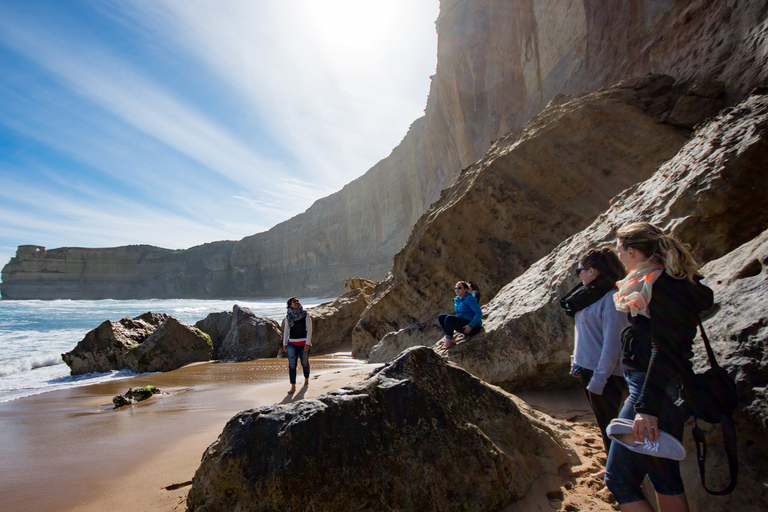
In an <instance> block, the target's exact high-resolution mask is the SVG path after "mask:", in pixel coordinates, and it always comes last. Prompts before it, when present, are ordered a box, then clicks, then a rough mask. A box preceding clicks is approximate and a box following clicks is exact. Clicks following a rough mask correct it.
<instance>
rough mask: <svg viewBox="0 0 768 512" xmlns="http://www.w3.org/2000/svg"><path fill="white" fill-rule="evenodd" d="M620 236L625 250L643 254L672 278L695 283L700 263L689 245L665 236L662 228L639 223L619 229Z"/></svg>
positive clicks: (620, 241)
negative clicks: (633, 250) (694, 279)
mask: <svg viewBox="0 0 768 512" xmlns="http://www.w3.org/2000/svg"><path fill="white" fill-rule="evenodd" d="M616 236H617V238H618V240H619V243H620V244H621V245H622V246H623V247H624V248H625V249H635V250H638V251H640V252H641V253H643V254H644V255H645V256H648V264H650V265H660V266H662V267H664V270H666V271H667V274H669V275H670V276H672V277H676V278H677V279H688V280H689V281H693V278H694V276H695V275H697V274H698V273H699V264H698V263H696V259H695V258H694V257H693V255H691V252H690V251H689V250H688V248H687V247H686V246H685V244H683V243H682V242H680V241H679V240H677V239H676V238H674V237H673V236H670V235H666V234H664V232H663V231H662V230H661V228H659V227H658V226H654V225H653V224H651V223H649V222H635V223H634V224H630V225H628V226H624V227H623V228H621V229H619V231H618V232H617V233H616Z"/></svg>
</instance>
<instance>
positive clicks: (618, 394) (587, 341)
mask: <svg viewBox="0 0 768 512" xmlns="http://www.w3.org/2000/svg"><path fill="white" fill-rule="evenodd" d="M626 275H627V271H626V270H625V269H624V265H622V263H621V261H620V260H619V256H618V254H616V251H614V250H613V248H612V247H610V246H607V245H606V246H603V247H600V248H598V249H589V250H588V251H587V252H585V253H584V254H583V255H582V256H581V258H580V259H579V266H578V268H577V269H576V277H577V278H579V279H580V280H581V283H580V284H578V285H577V286H576V287H575V288H574V289H572V290H571V291H570V292H569V293H568V294H567V295H566V296H565V297H563V298H562V299H560V307H561V308H562V310H563V312H564V313H565V314H566V315H568V316H572V317H574V320H575V321H576V329H575V331H576V332H575V340H574V347H573V355H571V375H574V376H577V377H579V378H580V379H581V383H582V385H583V386H584V394H585V395H586V396H587V400H588V401H589V405H590V406H591V407H592V412H593V413H594V414H595V419H596V421H597V426H598V427H600V432H601V433H602V434H603V443H604V445H605V453H606V454H607V453H608V452H609V450H610V448H611V440H610V439H609V438H608V434H607V433H606V429H607V428H608V424H609V423H610V422H611V420H612V419H613V418H615V417H617V416H618V415H619V410H620V409H621V399H622V395H623V394H624V390H625V389H626V385H625V384H624V378H623V376H622V372H621V331H622V329H624V328H625V327H626V326H627V324H628V321H627V316H626V314H624V313H622V312H620V311H618V310H617V309H616V306H615V305H614V303H613V296H614V294H615V293H616V291H617V288H616V281H618V280H620V279H623V278H624V277H625V276H626ZM604 473H605V471H601V472H599V473H597V476H599V477H602V476H603V474H604Z"/></svg>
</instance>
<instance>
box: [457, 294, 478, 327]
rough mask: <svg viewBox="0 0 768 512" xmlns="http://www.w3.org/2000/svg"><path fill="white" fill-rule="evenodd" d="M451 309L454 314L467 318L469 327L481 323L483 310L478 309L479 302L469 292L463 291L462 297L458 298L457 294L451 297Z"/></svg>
mask: <svg viewBox="0 0 768 512" xmlns="http://www.w3.org/2000/svg"><path fill="white" fill-rule="evenodd" d="M453 311H454V312H455V313H456V316H458V317H461V318H464V319H466V320H469V328H470V329H474V328H475V327H477V326H478V325H480V324H481V323H482V318H483V312H482V311H481V310H480V304H478V303H477V299H476V298H474V297H473V296H472V295H471V294H469V293H465V294H464V298H463V299H460V298H459V296H458V295H457V296H456V297H454V298H453Z"/></svg>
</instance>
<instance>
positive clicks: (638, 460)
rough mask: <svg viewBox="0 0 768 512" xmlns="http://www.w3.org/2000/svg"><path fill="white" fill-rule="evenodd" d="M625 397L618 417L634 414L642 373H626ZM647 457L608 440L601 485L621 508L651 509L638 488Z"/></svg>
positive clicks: (640, 485)
mask: <svg viewBox="0 0 768 512" xmlns="http://www.w3.org/2000/svg"><path fill="white" fill-rule="evenodd" d="M625 377H626V381H627V385H628V387H629V398H627V401H626V402H624V407H623V408H622V410H621V412H620V413H619V417H620V418H626V419H632V418H634V417H635V403H636V402H637V399H638V397H639V396H640V393H641V392H642V390H643V384H644V383H645V374H642V373H637V372H631V373H627V374H626V376H625ZM651 458H652V457H648V456H645V455H640V454H638V453H635V452H633V451H631V450H629V449H627V448H626V447H624V446H622V445H620V444H619V443H611V448H610V451H609V452H608V462H607V463H606V465H605V485H606V486H607V487H608V489H609V490H610V491H611V493H612V494H613V496H614V497H615V498H616V501H617V502H618V503H619V507H620V508H621V510H623V511H630V512H634V511H643V512H646V511H651V510H653V509H652V508H650V505H649V504H648V501H647V500H646V499H645V496H644V495H643V491H642V483H643V480H644V479H645V475H646V473H647V472H648V469H647V462H648V459H651Z"/></svg>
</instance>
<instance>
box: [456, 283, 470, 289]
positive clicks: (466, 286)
mask: <svg viewBox="0 0 768 512" xmlns="http://www.w3.org/2000/svg"><path fill="white" fill-rule="evenodd" d="M456 284H457V285H458V284H460V285H461V286H463V287H464V288H465V289H467V290H469V285H468V284H467V282H466V281H459V282H457V283H456Z"/></svg>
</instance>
